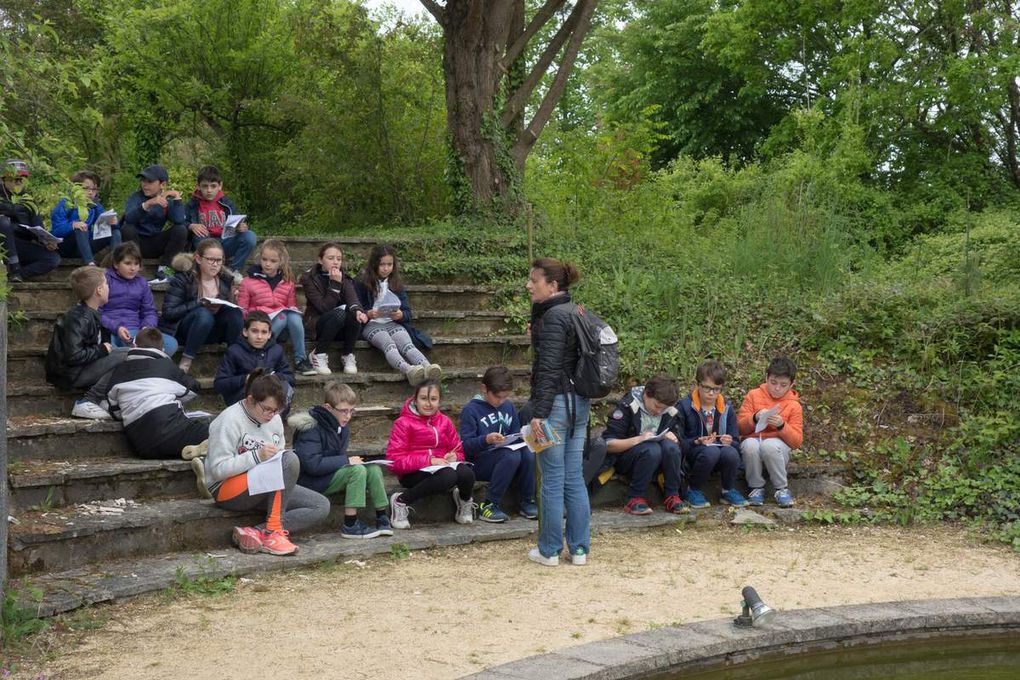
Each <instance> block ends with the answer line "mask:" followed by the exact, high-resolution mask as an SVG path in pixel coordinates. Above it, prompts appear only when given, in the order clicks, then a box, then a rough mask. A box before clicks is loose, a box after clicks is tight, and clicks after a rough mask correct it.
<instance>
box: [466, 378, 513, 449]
mask: <svg viewBox="0 0 1020 680" xmlns="http://www.w3.org/2000/svg"><path fill="white" fill-rule="evenodd" d="M520 431H521V421H520V420H519V419H518V418H517V409H516V408H514V405H513V402H511V401H510V400H509V399H507V400H506V401H504V402H503V404H502V405H501V406H500V407H499V408H496V407H495V406H493V405H492V404H490V403H489V402H487V401H485V399H484V398H483V397H482V395H480V394H476V395H475V397H474V399H472V400H471V401H469V402H468V403H467V404H465V405H464V410H463V411H461V412H460V440H461V441H462V442H463V443H464V458H466V459H467V460H474V458H475V456H476V455H478V454H479V453H481V452H482V451H484V450H486V449H488V448H490V447H489V445H488V444H486V443H485V435H487V434H489V433H491V432H499V433H501V434H513V433H514V432H520Z"/></svg>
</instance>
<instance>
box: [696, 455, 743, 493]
mask: <svg viewBox="0 0 1020 680" xmlns="http://www.w3.org/2000/svg"><path fill="white" fill-rule="evenodd" d="M687 464H688V461H687V457H686V456H684V465H687ZM739 467H740V453H738V452H737V449H736V448H735V447H733V446H730V445H726V446H695V447H694V448H693V449H692V450H691V456H690V482H689V484H688V486H690V488H691V489H694V490H695V491H701V487H703V486H704V485H705V482H707V481H708V478H709V476H711V474H712V473H713V472H716V471H718V472H719V478H720V479H721V480H722V488H723V491H730V490H732V489H735V488H737V487H736V485H737V469H738V468H739Z"/></svg>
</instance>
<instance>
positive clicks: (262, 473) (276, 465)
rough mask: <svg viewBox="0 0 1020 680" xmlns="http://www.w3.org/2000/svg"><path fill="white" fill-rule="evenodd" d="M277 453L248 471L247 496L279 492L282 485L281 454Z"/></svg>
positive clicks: (282, 452) (281, 452)
mask: <svg viewBox="0 0 1020 680" xmlns="http://www.w3.org/2000/svg"><path fill="white" fill-rule="evenodd" d="M284 453H285V452H284V451H277V453H276V455H275V456H273V457H272V458H270V459H269V460H264V461H262V462H261V463H259V464H258V465H256V466H255V467H253V468H250V469H249V470H248V494H249V495H250V496H257V495H258V494H260V493H269V492H271V491H279V490H280V489H282V488H283V487H284V483H283V454H284Z"/></svg>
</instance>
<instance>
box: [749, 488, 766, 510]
mask: <svg viewBox="0 0 1020 680" xmlns="http://www.w3.org/2000/svg"><path fill="white" fill-rule="evenodd" d="M747 504H748V505H753V506H755V507H757V506H759V505H765V489H751V491H750V492H748V494H747Z"/></svg>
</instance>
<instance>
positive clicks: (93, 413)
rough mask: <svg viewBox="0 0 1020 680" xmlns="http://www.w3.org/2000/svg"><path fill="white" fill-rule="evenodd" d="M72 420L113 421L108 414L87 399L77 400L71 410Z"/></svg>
mask: <svg viewBox="0 0 1020 680" xmlns="http://www.w3.org/2000/svg"><path fill="white" fill-rule="evenodd" d="M71 417H72V418H88V419H89V420H113V417H112V416H111V415H110V413H109V412H108V411H107V410H106V409H104V408H103V407H102V406H100V405H99V404H96V403H94V402H91V401H89V400H88V399H79V400H78V401H76V402H74V408H72V409H71Z"/></svg>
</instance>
